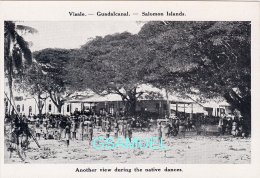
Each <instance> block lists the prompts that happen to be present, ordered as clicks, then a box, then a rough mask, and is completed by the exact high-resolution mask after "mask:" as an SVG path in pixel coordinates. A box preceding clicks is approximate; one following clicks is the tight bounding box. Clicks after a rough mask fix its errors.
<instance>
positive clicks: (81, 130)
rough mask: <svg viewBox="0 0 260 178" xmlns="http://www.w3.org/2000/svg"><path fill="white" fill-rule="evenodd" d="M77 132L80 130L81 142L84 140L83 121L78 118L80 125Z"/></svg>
mask: <svg viewBox="0 0 260 178" xmlns="http://www.w3.org/2000/svg"><path fill="white" fill-rule="evenodd" d="M79 130H80V136H81V140H82V141H83V139H84V137H83V136H84V119H83V118H80V123H79Z"/></svg>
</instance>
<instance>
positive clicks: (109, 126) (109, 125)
mask: <svg viewBox="0 0 260 178" xmlns="http://www.w3.org/2000/svg"><path fill="white" fill-rule="evenodd" d="M110 132H111V122H109V121H108V122H107V123H106V138H109V137H110Z"/></svg>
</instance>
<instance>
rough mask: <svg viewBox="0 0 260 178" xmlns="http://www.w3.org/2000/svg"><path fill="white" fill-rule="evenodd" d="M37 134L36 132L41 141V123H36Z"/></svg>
mask: <svg viewBox="0 0 260 178" xmlns="http://www.w3.org/2000/svg"><path fill="white" fill-rule="evenodd" d="M35 132H36V138H37V139H38V140H40V137H41V127H40V122H39V121H36V124H35Z"/></svg>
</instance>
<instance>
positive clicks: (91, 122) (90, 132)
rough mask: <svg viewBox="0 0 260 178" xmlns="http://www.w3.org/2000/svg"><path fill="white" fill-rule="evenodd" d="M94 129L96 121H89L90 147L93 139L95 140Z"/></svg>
mask: <svg viewBox="0 0 260 178" xmlns="http://www.w3.org/2000/svg"><path fill="white" fill-rule="evenodd" d="M93 127H94V121H93V120H91V121H89V125H88V132H89V133H88V139H89V145H91V142H92V139H93Z"/></svg>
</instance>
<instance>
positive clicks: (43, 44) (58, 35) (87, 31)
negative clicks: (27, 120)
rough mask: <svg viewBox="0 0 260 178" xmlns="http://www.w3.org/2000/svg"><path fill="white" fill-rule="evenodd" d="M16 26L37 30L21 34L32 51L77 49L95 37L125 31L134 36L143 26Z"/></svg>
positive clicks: (131, 23) (70, 23)
mask: <svg viewBox="0 0 260 178" xmlns="http://www.w3.org/2000/svg"><path fill="white" fill-rule="evenodd" d="M17 24H20V25H26V26H30V27H33V28H35V29H36V30H38V33H36V34H28V33H27V34H23V37H24V39H25V40H26V41H28V42H30V44H32V46H31V50H32V51H38V50H41V49H45V48H65V49H72V48H79V47H80V46H82V45H83V44H85V43H86V42H87V41H89V40H90V39H91V38H94V37H96V36H105V35H108V34H114V33H122V32H125V31H127V32H130V33H132V34H136V33H138V32H139V30H140V29H141V27H142V25H143V23H137V22H135V21H81V22H80V21H74V22H73V21H57V22H56V21H41V22H39V21H38V22H37V21H24V22H18V23H17Z"/></svg>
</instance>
